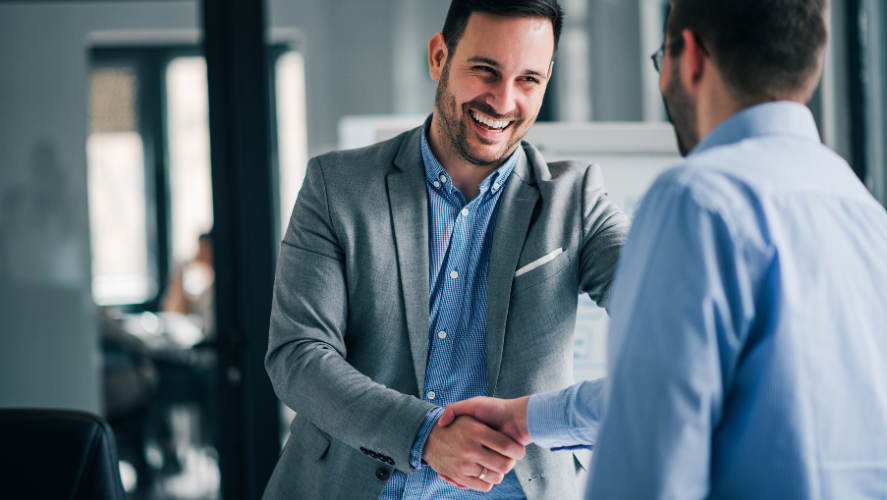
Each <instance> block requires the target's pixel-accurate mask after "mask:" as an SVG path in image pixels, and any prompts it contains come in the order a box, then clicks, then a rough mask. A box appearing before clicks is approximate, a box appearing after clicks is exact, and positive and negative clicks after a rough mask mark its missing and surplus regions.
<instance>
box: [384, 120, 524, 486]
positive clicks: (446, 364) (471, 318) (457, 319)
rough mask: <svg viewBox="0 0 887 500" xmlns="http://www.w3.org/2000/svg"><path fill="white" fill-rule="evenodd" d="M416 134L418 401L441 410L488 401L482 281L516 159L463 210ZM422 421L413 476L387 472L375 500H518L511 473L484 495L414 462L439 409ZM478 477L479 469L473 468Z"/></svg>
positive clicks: (456, 193)
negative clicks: (422, 306)
mask: <svg viewBox="0 0 887 500" xmlns="http://www.w3.org/2000/svg"><path fill="white" fill-rule="evenodd" d="M430 123H431V117H429V118H428V120H427V121H426V122H425V130H424V133H423V134H422V160H423V161H424V163H425V178H426V187H427V189H428V208H429V210H428V230H429V238H428V241H429V245H430V248H429V256H430V259H431V262H430V266H429V269H430V272H431V276H430V280H429V282H430V284H431V289H430V293H429V303H430V304H429V305H430V310H431V316H430V317H429V321H428V336H429V342H428V345H429V346H430V347H429V352H428V368H427V369H426V372H425V384H424V389H425V394H423V398H424V399H425V401H428V402H430V403H434V404H436V405H439V406H440V407H443V406H446V405H447V404H449V403H453V402H456V401H461V400H463V399H469V398H473V397H475V396H487V395H489V388H488V387H487V343H486V330H487V277H488V275H489V269H490V254H491V252H492V249H493V234H494V233H495V228H496V213H497V207H498V205H499V196H500V195H501V194H502V189H503V188H504V187H505V183H506V182H507V181H508V177H509V176H510V175H511V172H512V171H513V170H514V166H515V165H516V164H517V155H518V152H517V151H516V152H515V153H514V154H513V155H511V157H510V158H509V159H508V160H507V161H506V162H505V163H504V164H503V165H502V166H501V167H499V168H498V169H497V170H496V171H495V172H493V173H492V174H490V175H489V177H487V178H486V179H484V181H483V183H481V185H480V193H479V194H478V195H477V196H476V197H475V198H474V199H473V200H471V202H470V203H468V202H466V200H465V197H464V196H463V195H462V193H461V192H459V190H458V189H456V188H455V187H454V186H453V183H452V181H451V180H450V176H449V175H448V174H447V172H446V171H445V170H444V169H443V167H441V165H440V163H439V162H438V161H437V159H436V158H435V157H434V154H432V152H431V148H429V147H428V140H427V139H426V134H427V133H428V128H429V126H430ZM440 407H439V408H435V409H434V410H432V411H431V412H429V414H428V415H427V416H426V417H425V422H424V423H423V425H422V427H421V428H420V429H419V432H418V433H417V435H416V441H415V444H414V445H413V448H412V451H411V454H410V465H411V466H412V468H413V474H412V475H411V476H407V475H406V474H404V473H403V472H400V471H395V472H394V474H393V475H392V476H391V479H390V480H389V481H388V484H387V486H386V487H385V491H383V492H382V497H381V500H401V499H403V500H420V499H422V500H437V499H444V498H446V499H453V500H473V499H488V500H506V499H507V500H512V499H514V500H517V499H523V498H525V496H524V493H523V490H522V489H521V487H520V484H519V483H518V480H517V477H516V476H515V475H514V472H513V471H512V472H511V473H510V474H508V475H507V476H506V477H505V480H504V481H502V483H501V484H498V485H496V486H494V487H493V489H492V490H491V491H490V492H489V493H480V492H477V491H471V490H461V489H459V488H456V487H455V486H451V485H450V484H447V482H445V481H444V480H443V479H441V478H440V477H439V476H438V475H437V473H436V472H435V471H434V470H432V469H431V467H428V465H427V464H424V463H423V462H422V449H423V448H424V447H425V440H426V439H427V438H428V434H429V433H430V432H431V429H432V428H433V427H434V424H435V423H437V420H438V418H440V415H441V413H443V408H440ZM478 473H480V467H478Z"/></svg>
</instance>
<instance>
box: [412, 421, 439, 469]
mask: <svg viewBox="0 0 887 500" xmlns="http://www.w3.org/2000/svg"><path fill="white" fill-rule="evenodd" d="M443 412H444V409H443V408H441V407H439V406H438V407H435V408H433V409H432V410H431V411H429V412H428V414H427V415H425V420H424V421H423V422H422V427H419V432H417V433H416V440H415V441H414V442H413V447H412V448H411V449H410V467H412V468H413V469H415V470H421V469H422V465H423V462H422V451H423V450H424V449H425V441H427V440H428V435H429V434H431V429H434V425H435V424H437V421H438V420H439V419H440V416H441V415H443Z"/></svg>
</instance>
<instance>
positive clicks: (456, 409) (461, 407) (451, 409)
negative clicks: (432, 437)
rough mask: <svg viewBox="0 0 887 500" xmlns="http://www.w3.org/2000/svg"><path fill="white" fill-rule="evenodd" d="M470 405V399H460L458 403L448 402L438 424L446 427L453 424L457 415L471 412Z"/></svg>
mask: <svg viewBox="0 0 887 500" xmlns="http://www.w3.org/2000/svg"><path fill="white" fill-rule="evenodd" d="M469 406H470V404H469V403H468V401H458V402H456V403H450V404H448V405H447V407H446V408H444V412H443V414H441V416H440V419H438V421H437V425H439V426H441V427H446V426H448V425H450V424H452V423H453V421H454V420H456V417H458V416H460V415H469V414H471V409H470V408H469Z"/></svg>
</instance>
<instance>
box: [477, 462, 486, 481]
mask: <svg viewBox="0 0 887 500" xmlns="http://www.w3.org/2000/svg"><path fill="white" fill-rule="evenodd" d="M481 469H482V470H481V471H480V475H479V476H477V478H478V479H480V480H481V481H483V480H484V478H485V477H487V468H486V467H484V466H483V465H481Z"/></svg>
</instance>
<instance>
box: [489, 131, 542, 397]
mask: <svg viewBox="0 0 887 500" xmlns="http://www.w3.org/2000/svg"><path fill="white" fill-rule="evenodd" d="M534 184H535V176H534V174H533V168H532V166H531V165H530V162H529V161H528V159H527V155H526V153H525V152H524V149H523V147H521V149H520V154H519V156H518V162H517V165H515V167H514V171H513V172H512V173H511V177H510V178H509V180H508V182H507V183H506V184H505V190H504V191H503V192H502V195H501V198H500V199H499V212H498V216H497V218H496V233H495V234H494V235H493V252H492V256H491V257H490V275H489V278H488V286H487V382H488V384H489V385H488V387H489V390H490V395H491V396H493V397H495V396H496V385H497V383H498V381H499V366H500V364H501V363H502V346H503V345H504V341H505V322H506V320H507V319H508V306H509V304H510V303H511V283H512V281H513V280H514V273H515V271H516V270H517V263H518V260H519V259H520V255H521V251H522V250H523V247H524V241H525V240H526V239H527V232H528V230H529V227H530V219H531V218H532V215H533V208H534V207H535V206H536V202H537V201H538V200H539V189H538V188H537V187H536V186H535V185H534Z"/></svg>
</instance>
